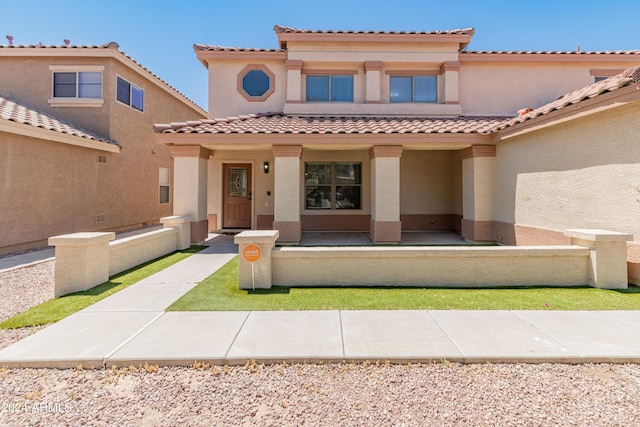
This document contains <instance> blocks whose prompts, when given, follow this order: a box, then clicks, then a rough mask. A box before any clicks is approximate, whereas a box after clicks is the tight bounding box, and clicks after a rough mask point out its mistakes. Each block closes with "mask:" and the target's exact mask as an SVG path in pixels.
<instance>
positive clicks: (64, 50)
mask: <svg viewBox="0 0 640 427" xmlns="http://www.w3.org/2000/svg"><path fill="white" fill-rule="evenodd" d="M87 50H88V51H91V52H92V53H91V54H89V55H87V53H86V51H87ZM100 50H102V51H105V52H108V53H109V56H112V57H115V58H117V59H119V60H120V61H121V62H123V63H124V64H125V65H128V66H129V67H130V68H132V69H134V70H135V71H137V72H139V73H140V74H142V75H145V76H146V77H147V78H148V79H149V80H151V81H153V82H155V83H156V84H157V85H158V86H160V87H161V88H163V89H164V90H165V91H167V92H168V93H170V94H171V95H173V96H174V97H176V98H178V99H179V100H181V101H182V102H184V103H186V104H188V105H190V106H191V107H192V108H194V109H196V110H198V111H199V112H200V113H201V114H202V115H206V111H205V110H204V109H203V108H202V107H200V106H199V105H198V104H196V103H195V102H194V101H192V100H191V99H189V98H188V97H187V96H186V95H184V94H183V93H182V92H180V91H179V90H177V89H176V88H175V87H173V86H171V85H170V84H169V83H167V82H166V81H164V80H162V79H161V78H160V77H159V76H158V75H156V74H154V73H153V72H152V71H151V70H149V69H148V68H146V67H145V66H143V65H142V64H140V63H139V62H137V61H136V60H135V59H133V58H132V57H131V56H129V55H127V54H126V53H125V52H124V51H122V50H120V46H119V45H118V43H116V42H109V43H105V44H102V45H44V44H42V43H39V44H29V45H13V44H11V45H0V56H3V55H7V56H11V55H20V56H25V55H29V54H33V55H34V56H36V55H37V56H56V55H66V56H74V57H81V56H95V54H94V53H93V52H96V53H97V52H99V51H100Z"/></svg>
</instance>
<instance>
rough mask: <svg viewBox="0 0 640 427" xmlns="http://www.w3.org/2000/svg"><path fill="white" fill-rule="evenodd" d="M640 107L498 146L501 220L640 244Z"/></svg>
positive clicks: (497, 193)
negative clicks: (619, 236) (610, 234)
mask: <svg viewBox="0 0 640 427" xmlns="http://www.w3.org/2000/svg"><path fill="white" fill-rule="evenodd" d="M639 114H640V103H636V104H635V105H631V106H626V107H619V108H615V109H613V110H610V111H607V112H602V113H597V114H593V115H591V116H588V117H586V118H582V119H577V120H574V121H572V122H569V123H567V124H561V125H558V126H555V127H552V128H547V129H543V130H540V131H536V132H531V133H527V134H524V135H521V136H518V137H513V138H510V139H508V140H505V141H503V142H500V143H498V145H497V153H496V178H495V188H496V191H495V199H494V200H495V207H496V212H495V219H496V220H497V221H501V222H505V223H511V224H513V223H516V224H518V225H524V226H529V227H534V228H542V229H548V230H549V229H550V230H557V231H563V230H565V229H567V228H600V229H606V230H612V231H619V232H625V233H632V234H633V235H634V240H636V241H638V240H639V239H640V202H638V199H640V197H639V196H640V193H639V192H638V187H639V186H640V144H639V143H638V142H639V139H638V138H639V137H638V135H640V122H638V120H636V118H637V117H638V115H639Z"/></svg>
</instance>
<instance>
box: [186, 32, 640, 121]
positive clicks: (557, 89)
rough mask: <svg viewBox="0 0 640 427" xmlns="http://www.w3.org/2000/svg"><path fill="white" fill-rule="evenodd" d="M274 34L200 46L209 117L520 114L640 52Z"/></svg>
mask: <svg viewBox="0 0 640 427" xmlns="http://www.w3.org/2000/svg"><path fill="white" fill-rule="evenodd" d="M275 32H276V35H277V39H278V45H279V48H278V49H250V48H229V47H220V46H211V45H202V44H196V45H195V46H194V49H195V51H196V54H197V56H198V59H199V60H200V61H201V62H202V63H203V64H204V65H205V67H207V69H208V70H209V117H210V118H217V117H229V116H237V115H244V114H253V113H266V112H281V113H284V114H287V115H307V116H328V115H335V116H385V117H388V116H429V117H455V116H513V115H516V112H517V111H518V110H520V109H522V108H528V107H529V108H535V107H538V106H540V105H544V104H546V103H548V102H551V101H553V100H554V99H556V98H557V97H558V96H560V95H563V94H565V93H568V92H570V91H572V90H575V89H577V88H580V87H584V86H586V85H589V84H591V83H593V82H594V81H595V80H596V79H598V78H605V77H609V76H612V75H615V74H618V73H620V72H621V71H623V70H625V69H626V68H628V67H630V66H633V65H634V64H636V63H637V62H638V59H639V58H640V52H638V51H613V52H579V51H575V52H511V51H510V52H501V51H492V52H486V51H470V50H468V49H467V46H468V45H469V43H470V42H471V39H472V37H473V34H474V30H473V29H472V28H468V29H459V30H448V31H432V32H354V31H335V32H333V31H309V30H301V29H296V28H290V27H283V26H276V27H275Z"/></svg>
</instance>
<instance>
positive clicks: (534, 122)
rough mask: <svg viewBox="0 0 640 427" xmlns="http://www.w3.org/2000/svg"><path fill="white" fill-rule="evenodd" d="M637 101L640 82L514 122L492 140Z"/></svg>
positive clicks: (638, 99)
mask: <svg viewBox="0 0 640 427" xmlns="http://www.w3.org/2000/svg"><path fill="white" fill-rule="evenodd" d="M638 101H640V84H638V83H636V84H632V85H629V86H626V87H624V88H621V89H618V90H615V91H613V92H609V93H605V94H602V95H598V96H596V97H594V98H590V99H586V100H583V101H580V102H577V103H575V104H572V105H569V106H566V107H564V108H562V109H560V110H555V111H551V112H549V113H547V114H543V115H540V116H537V117H534V118H531V119H529V120H526V121H524V122H521V123H516V124H514V125H512V126H509V127H507V128H504V129H499V130H497V131H496V133H495V134H494V136H493V138H492V140H493V141H494V142H498V141H503V140H506V139H509V138H513V137H516V136H520V135H523V134H525V133H529V132H534V131H537V130H541V129H544V128H548V127H550V126H555V125H558V124H561V123H565V122H568V121H571V120H575V119H578V118H581V117H585V116H589V115H592V114H595V113H599V112H602V111H605V110H609V109H612V108H618V107H622V106H625V105H628V104H629V103H631V102H638Z"/></svg>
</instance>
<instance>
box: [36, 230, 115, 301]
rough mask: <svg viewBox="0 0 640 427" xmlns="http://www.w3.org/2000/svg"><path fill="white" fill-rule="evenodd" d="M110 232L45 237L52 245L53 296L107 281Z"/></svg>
mask: <svg viewBox="0 0 640 427" xmlns="http://www.w3.org/2000/svg"><path fill="white" fill-rule="evenodd" d="M115 238H116V234H115V233H113V232H106V233H74V234H65V235H63V236H54V237H49V245H51V246H55V247H56V272H55V286H54V296H55V297H56V298H57V297H59V296H62V295H66V294H69V293H72V292H78V291H84V290H87V289H90V288H93V287H94V286H97V285H99V284H101V283H104V282H106V281H108V280H109V242H110V241H111V240H114V239H115Z"/></svg>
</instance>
